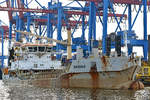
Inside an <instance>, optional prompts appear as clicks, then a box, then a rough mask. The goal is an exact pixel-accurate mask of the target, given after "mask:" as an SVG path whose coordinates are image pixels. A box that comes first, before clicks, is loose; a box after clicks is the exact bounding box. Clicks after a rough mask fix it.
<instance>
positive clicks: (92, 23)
mask: <svg viewBox="0 0 150 100" xmlns="http://www.w3.org/2000/svg"><path fill="white" fill-rule="evenodd" d="M45 2H46V4H47V5H44V4H43V1H40V0H4V1H0V11H7V12H8V17H9V25H8V26H3V25H1V26H0V38H1V41H2V55H0V59H2V60H3V59H6V58H8V57H5V56H4V55H3V52H4V49H3V46H4V45H3V43H4V39H6V38H8V39H9V46H11V42H12V39H13V38H15V40H16V41H18V42H21V40H22V38H24V39H25V40H26V42H33V39H34V38H35V37H34V36H28V35H22V34H20V33H19V32H17V31H16V30H19V31H24V32H31V33H35V35H39V36H45V37H48V38H54V36H56V39H57V40H59V41H66V40H65V39H63V35H64V33H65V32H63V30H65V31H66V33H67V29H68V28H71V30H70V31H71V38H72V44H71V47H72V52H74V51H76V48H77V46H80V47H81V48H83V49H84V50H85V51H88V53H91V52H92V49H91V48H92V47H93V46H95V47H98V44H99V43H98V40H97V38H98V37H97V34H102V52H103V54H104V55H106V51H107V46H106V38H107V36H108V28H109V27H108V25H109V24H110V23H112V22H114V23H116V24H117V27H112V28H111V30H114V33H115V34H117V35H121V36H122V37H123V36H124V33H125V32H126V33H127V39H128V41H129V42H128V44H127V46H128V55H131V53H132V49H133V46H141V47H143V55H144V58H143V60H145V61H147V56H148V40H147V12H148V11H149V10H150V9H149V6H150V1H148V0H72V1H70V0H66V1H65V3H66V2H67V3H66V4H64V2H60V1H59V0H56V1H53V0H51V1H50V2H48V1H44V3H45ZM120 9H122V11H120ZM133 10H134V11H136V16H135V17H133V14H132V13H133ZM118 11H120V12H118ZM141 11H142V13H143V19H142V20H143V25H141V27H143V29H144V30H143V33H140V34H143V39H142V40H139V39H137V38H136V33H135V32H134V31H133V30H134V25H135V23H136V21H137V18H138V15H139V14H140V12H141ZM1 16H2V15H1ZM124 20H125V21H128V25H126V26H127V28H126V30H125V31H124V30H123V26H122V24H125V23H122V22H123V21H124ZM99 23H100V25H101V27H102V30H99V31H97V29H96V26H97V25H98V24H99ZM79 27H80V28H79ZM78 28H79V29H78ZM76 30H77V32H76ZM87 31H88V32H87ZM86 32H87V33H88V37H87V39H86ZM55 33H56V34H55ZM75 34H77V35H78V36H79V37H78V38H76V37H75V36H74V35H75ZM66 36H67V35H66ZM121 43H122V44H121V45H125V42H124V41H121ZM112 47H114V44H112ZM55 49H56V51H57V52H60V51H61V50H67V47H66V46H64V45H61V44H59V43H57V44H56V48H55ZM60 58H61V54H57V59H60Z"/></svg>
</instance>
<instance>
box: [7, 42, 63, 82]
mask: <svg viewBox="0 0 150 100" xmlns="http://www.w3.org/2000/svg"><path fill="white" fill-rule="evenodd" d="M52 48H53V45H52V44H29V43H26V44H22V45H20V44H19V43H16V44H15V45H14V46H13V47H12V49H11V50H10V56H9V68H8V75H9V77H18V78H22V79H23V78H31V77H32V78H33V75H36V74H37V75H39V74H41V75H44V74H47V76H46V77H48V75H49V74H50V73H49V72H52V71H53V72H54V71H56V70H57V71H58V70H61V69H63V68H62V67H61V61H60V60H57V59H56V52H54V51H53V49H52ZM34 77H36V76H34ZM37 78H38V77H37Z"/></svg>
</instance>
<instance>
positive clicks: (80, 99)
mask: <svg viewBox="0 0 150 100" xmlns="http://www.w3.org/2000/svg"><path fill="white" fill-rule="evenodd" d="M79 84H80V83H79ZM0 100H150V88H149V87H146V88H145V89H144V90H138V91H134V90H102V89H87V88H86V89H85V88H84V89H83V88H82V89H81V88H43V87H35V86H32V85H27V84H18V83H15V84H9V85H8V84H4V83H3V81H0Z"/></svg>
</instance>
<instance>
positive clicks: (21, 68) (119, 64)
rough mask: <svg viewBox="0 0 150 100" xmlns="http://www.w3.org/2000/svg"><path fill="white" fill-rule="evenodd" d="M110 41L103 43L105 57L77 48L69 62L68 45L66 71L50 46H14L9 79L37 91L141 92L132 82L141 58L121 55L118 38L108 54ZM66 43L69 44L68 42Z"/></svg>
mask: <svg viewBox="0 0 150 100" xmlns="http://www.w3.org/2000/svg"><path fill="white" fill-rule="evenodd" d="M69 33H70V31H69V32H68V34H69ZM68 36H69V35H68ZM69 40H71V37H70V38H69ZM110 41H111V40H110V39H108V41H107V43H106V44H107V52H106V55H104V54H102V52H101V50H98V48H94V47H92V50H91V52H90V53H89V54H88V56H85V55H84V54H83V50H82V49H81V48H78V49H77V53H76V59H71V58H72V54H71V50H72V49H71V45H68V46H67V53H68V54H67V59H68V60H69V59H70V61H72V62H66V63H67V64H64V65H66V66H65V68H64V67H62V65H61V61H58V60H57V59H53V57H54V56H53V54H54V53H53V52H52V51H51V50H52V49H51V46H50V45H45V44H44V45H43V44H23V45H22V46H16V47H17V48H15V49H14V50H13V48H12V50H11V51H10V52H11V53H10V62H11V65H10V68H8V76H9V77H8V79H10V78H11V77H13V78H14V77H15V78H18V79H19V80H28V82H29V83H30V84H32V85H35V86H40V87H43V86H44V87H61V88H62V87H63V88H102V89H143V88H144V85H143V84H142V83H141V82H139V81H136V80H135V75H136V73H137V72H138V71H139V70H140V67H141V58H140V57H137V56H135V55H134V53H133V54H132V55H130V56H128V55H127V54H126V53H124V52H122V51H121V41H120V37H118V38H117V39H116V45H115V51H114V52H111V43H110ZM68 42H69V44H71V41H68ZM126 46H127V45H126ZM14 47H15V46H14ZM18 47H20V48H18ZM14 51H15V53H13V52H14ZM14 55H15V56H14ZM5 76H7V75H6V74H5ZM6 79H7V78H4V80H6Z"/></svg>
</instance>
